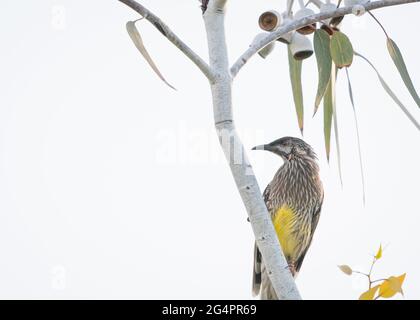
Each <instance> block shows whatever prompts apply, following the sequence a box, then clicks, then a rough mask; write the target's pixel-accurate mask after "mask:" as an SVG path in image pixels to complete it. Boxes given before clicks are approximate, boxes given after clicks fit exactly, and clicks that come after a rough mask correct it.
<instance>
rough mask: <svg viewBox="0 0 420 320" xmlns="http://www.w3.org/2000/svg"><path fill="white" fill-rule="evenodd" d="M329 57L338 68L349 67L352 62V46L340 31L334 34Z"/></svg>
mask: <svg viewBox="0 0 420 320" xmlns="http://www.w3.org/2000/svg"><path fill="white" fill-rule="evenodd" d="M330 52H331V57H332V59H333V61H334V63H335V65H336V66H337V67H338V68H343V67H349V66H350V65H351V64H352V62H353V55H354V51H353V45H352V44H351V42H350V39H349V38H348V37H347V36H346V35H345V34H344V33H342V32H341V31H337V32H334V34H333V35H332V37H331V43H330Z"/></svg>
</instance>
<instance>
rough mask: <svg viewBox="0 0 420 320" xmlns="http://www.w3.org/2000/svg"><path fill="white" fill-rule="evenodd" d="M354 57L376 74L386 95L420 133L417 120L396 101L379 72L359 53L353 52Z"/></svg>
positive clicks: (396, 98)
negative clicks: (365, 63) (364, 62)
mask: <svg viewBox="0 0 420 320" xmlns="http://www.w3.org/2000/svg"><path fill="white" fill-rule="evenodd" d="M354 54H355V55H356V56H358V57H360V58H362V59H363V60H365V61H366V62H367V63H368V64H369V65H370V66H371V67H372V69H373V70H374V71H375V72H376V75H377V76H378V79H379V82H380V83H381V85H382V87H383V88H384V90H385V91H386V93H388V95H389V96H390V97H391V98H392V100H394V102H395V103H396V104H397V105H398V106H399V107H400V108H401V110H402V111H403V112H404V114H405V115H406V116H407V118H408V119H409V120H410V121H411V122H412V123H413V124H414V126H415V127H416V128H417V130H419V131H420V124H419V123H418V122H417V120H416V119H415V118H414V117H413V115H412V114H411V113H410V111H408V109H407V108H406V107H405V106H404V104H403V103H402V102H401V101H400V100H399V99H398V97H397V96H396V95H395V93H394V92H393V91H392V90H391V88H390V87H389V86H388V84H387V83H386V82H385V80H384V79H383V78H382V76H381V74H380V73H379V71H378V70H377V69H376V68H375V66H374V65H373V64H372V63H371V62H370V61H369V60H368V59H367V58H366V57H364V56H362V55H361V54H360V53H357V52H355V53H354Z"/></svg>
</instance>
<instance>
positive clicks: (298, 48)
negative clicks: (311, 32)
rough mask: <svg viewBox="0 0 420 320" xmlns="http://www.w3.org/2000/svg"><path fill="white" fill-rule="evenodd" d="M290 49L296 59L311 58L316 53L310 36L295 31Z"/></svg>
mask: <svg viewBox="0 0 420 320" xmlns="http://www.w3.org/2000/svg"><path fill="white" fill-rule="evenodd" d="M290 51H291V53H292V55H293V57H294V58H295V59H296V60H303V59H306V58H309V57H310V56H311V55H312V54H313V53H314V50H313V47H312V42H311V41H310V40H309V39H308V37H306V36H304V35H302V34H300V33H297V32H295V33H294V35H293V39H292V42H291V43H290Z"/></svg>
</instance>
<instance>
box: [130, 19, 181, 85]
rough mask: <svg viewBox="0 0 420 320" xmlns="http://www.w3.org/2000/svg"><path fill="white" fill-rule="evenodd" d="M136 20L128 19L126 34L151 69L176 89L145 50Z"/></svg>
mask: <svg viewBox="0 0 420 320" xmlns="http://www.w3.org/2000/svg"><path fill="white" fill-rule="evenodd" d="M135 23H136V21H129V22H127V24H126V28H127V32H128V35H129V36H130V38H131V40H132V41H133V43H134V45H135V46H136V48H137V49H138V50H139V51H140V53H141V55H142V56H143V57H144V59H146V61H147V63H148V64H149V65H150V67H151V68H152V69H153V71H154V72H155V73H156V74H157V75H158V77H159V78H160V79H161V80H162V81H163V82H165V83H166V84H167V85H168V86H169V87H170V88H172V89H174V90H176V89H175V88H174V87H173V86H172V85H171V84H169V82H168V81H166V79H165V78H164V77H163V75H162V74H161V73H160V71H159V69H158V68H157V66H156V64H155V63H154V62H153V59H152V57H151V56H150V54H149V52H148V51H147V49H146V47H145V46H144V43H143V39H142V37H141V35H140V32H139V31H138V30H137V28H136V24H135Z"/></svg>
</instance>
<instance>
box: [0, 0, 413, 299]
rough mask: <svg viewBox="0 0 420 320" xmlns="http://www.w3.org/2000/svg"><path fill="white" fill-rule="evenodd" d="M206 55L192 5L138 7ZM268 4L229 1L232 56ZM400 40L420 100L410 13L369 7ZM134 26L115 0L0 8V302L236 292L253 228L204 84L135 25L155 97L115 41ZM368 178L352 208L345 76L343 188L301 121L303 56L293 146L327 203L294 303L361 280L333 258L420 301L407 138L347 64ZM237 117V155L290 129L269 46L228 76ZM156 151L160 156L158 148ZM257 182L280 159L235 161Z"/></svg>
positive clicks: (359, 23)
mask: <svg viewBox="0 0 420 320" xmlns="http://www.w3.org/2000/svg"><path fill="white" fill-rule="evenodd" d="M143 3H144V4H145V5H146V6H148V7H149V8H150V9H151V10H153V11H154V12H156V13H157V14H159V15H160V16H161V17H162V19H163V20H164V21H166V22H167V24H168V25H169V26H171V27H173V30H174V31H175V32H176V33H177V34H179V35H180V36H181V37H182V38H183V39H184V40H185V41H186V42H187V43H188V44H190V46H191V47H193V48H194V49H195V50H196V51H197V52H198V53H199V54H201V55H203V56H204V57H207V51H206V50H207V49H206V45H205V33H204V28H203V24H202V20H201V14H200V10H199V4H198V2H197V1H196V0H177V1H168V0H167V1H165V0H144V1H143ZM283 6H284V3H283V1H279V0H277V1H274V0H272V1H271V0H265V1H240V0H231V1H230V4H229V8H228V15H227V30H228V40H229V47H230V57H231V60H232V61H233V60H234V59H235V58H236V57H237V56H238V55H239V54H240V53H241V52H242V51H243V50H245V49H246V48H247V47H248V45H249V43H250V42H251V40H252V38H253V37H254V36H255V34H256V33H258V32H259V30H258V27H257V19H258V16H259V15H260V13H262V12H263V11H265V10H266V9H273V8H274V9H276V8H277V9H278V10H281V9H282V8H283ZM375 14H376V15H377V16H378V18H379V19H380V20H381V21H382V22H383V24H384V25H385V27H386V28H387V30H388V32H389V34H390V35H391V36H392V37H393V38H394V40H395V41H396V42H397V43H398V45H399V46H400V48H401V50H402V52H403V54H404V57H405V59H406V62H407V64H408V66H409V69H410V70H411V76H412V79H413V81H414V84H415V85H416V86H417V88H419V89H420V73H419V72H418V57H419V53H420V47H419V44H418V36H417V35H415V34H414V32H413V30H417V29H418V17H419V14H420V6H419V5H417V4H414V5H413V4H411V5H407V6H403V7H400V8H390V9H385V10H383V11H379V12H378V11H375ZM137 17H138V15H136V13H134V12H133V11H132V10H131V9H129V8H127V7H125V6H124V5H122V4H121V3H119V2H118V1H116V0H114V1H110V0H108V1H103V0H91V1H82V0H72V1H69V0H67V1H65V0H62V1H52V0H50V1H46V0H44V1H42V2H41V1H29V0H23V1H13V0H2V1H1V4H0V39H1V43H0V52H1V59H0V70H1V75H0V88H1V89H0V256H1V259H0V298H136V299H137V298H143V299H144V298H180V299H182V298H198V299H200V298H210V299H215V298H244V299H248V298H251V271H252V269H251V268H252V253H253V234H252V232H251V228H250V226H249V224H248V223H247V222H246V213H245V211H244V207H243V205H242V203H241V201H240V197H239V194H238V192H237V191H236V189H235V185H234V182H233V179H232V177H231V174H230V172H229V170H228V168H227V166H226V165H225V163H224V160H223V158H222V154H221V151H220V150H219V148H218V145H217V139H216V135H215V132H214V129H213V125H212V108H211V104H210V91H209V87H208V84H207V81H206V80H205V79H204V77H203V76H202V75H201V74H200V73H199V71H198V70H197V69H196V67H195V66H194V65H192V64H191V63H190V62H189V61H188V60H187V59H186V58H185V57H184V56H183V55H182V54H180V53H179V52H178V51H177V49H175V48H174V47H173V46H172V45H171V44H170V43H168V41H167V40H166V39H163V38H162V37H161V36H160V34H159V33H158V32H156V31H155V30H154V29H153V28H152V27H151V26H150V25H148V24H147V23H146V22H144V23H140V24H139V26H140V28H141V31H142V33H143V36H144V38H145V42H146V45H148V48H149V50H150V52H151V54H152V56H153V57H154V58H155V60H156V62H157V64H158V66H159V67H160V69H161V71H162V72H163V74H164V75H165V76H166V77H167V79H168V80H169V81H170V82H171V83H172V84H173V85H175V87H177V89H178V91H177V92H174V91H172V90H170V89H168V88H167V87H166V86H165V85H164V84H163V83H162V82H161V81H160V80H159V79H158V78H157V77H156V76H155V75H154V74H153V73H152V71H151V70H150V68H149V67H148V66H147V65H146V63H145V61H144V60H143V59H142V58H141V57H140V55H139V54H138V52H137V51H136V49H135V48H134V46H133V44H132V43H131V42H130V39H129V37H128V35H127V34H126V31H125V22H126V21H128V20H130V19H135V18H137ZM343 31H345V32H346V33H347V34H348V35H349V36H350V38H351V39H352V41H353V44H354V47H355V49H356V50H358V51H359V52H361V53H364V54H365V55H366V56H368V57H369V58H371V60H372V61H373V62H374V64H375V65H376V66H377V67H378V69H379V70H381V72H382V74H383V76H384V78H385V79H386V80H387V81H388V83H389V85H390V86H391V87H392V88H393V89H394V91H395V92H396V93H397V94H398V96H399V97H400V99H401V100H402V101H403V102H404V103H405V104H406V105H407V107H408V108H409V109H410V111H411V112H412V113H413V114H414V116H415V117H416V118H417V119H420V112H419V109H418V108H417V107H416V106H415V104H414V102H413V101H412V99H411V97H410V96H409V94H408V92H407V90H406V89H405V87H404V85H403V83H402V81H401V79H400V78H399V76H398V75H397V74H396V70H395V68H394V66H393V64H392V61H391V59H390V58H389V56H388V54H387V52H386V46H385V38H384V35H383V33H382V31H381V30H380V29H379V27H378V26H377V25H376V24H375V23H373V22H372V20H371V19H370V18H369V17H368V16H367V15H365V16H363V17H362V18H355V17H349V18H347V19H346V20H345V22H344V26H343ZM350 74H351V77H352V79H353V87H354V94H355V100H356V107H357V108H358V110H359V125H360V134H361V138H362V148H363V156H364V165H365V173H366V189H367V204H366V206H363V204H362V196H361V182H360V174H359V166H358V160H357V146H356V136H355V130H354V122H353V115H352V111H351V105H350V103H349V99H348V95H347V87H346V82H345V78H344V73H341V74H340V75H339V80H338V93H337V94H338V113H339V125H340V129H341V136H340V138H341V148H342V159H343V160H342V164H343V176H344V188H341V186H340V182H339V178H338V171H337V164H336V156H335V146H334V147H333V149H332V159H331V163H330V165H328V164H327V162H326V159H325V152H324V148H323V131H322V130H323V129H322V112H320V113H319V114H318V115H317V116H316V117H315V118H314V119H312V117H311V115H312V104H313V101H314V96H315V91H316V86H317V71H316V63H315V59H314V58H312V59H310V60H308V61H305V63H304V95H305V102H306V106H305V112H306V116H305V140H306V141H308V142H309V143H310V144H312V145H313V147H314V148H315V149H316V151H317V153H318V155H319V158H320V164H321V169H322V177H323V181H324V187H325V192H326V197H325V203H324V207H323V211H322V215H321V220H320V223H319V226H318V229H317V231H316V234H315V238H314V242H313V245H312V247H311V249H310V251H309V253H308V255H307V257H306V259H305V262H304V265H303V268H302V270H301V273H300V275H299V279H298V286H299V289H300V290H301V293H302V296H303V297H304V298H307V299H317V298H319V299H354V298H357V297H358V296H359V294H360V293H361V292H362V290H363V288H364V286H365V285H366V284H365V283H363V281H361V280H360V279H359V278H357V277H353V278H349V277H347V276H345V275H344V274H342V273H341V272H340V271H339V270H338V268H337V265H338V264H349V265H351V266H353V267H357V268H359V269H361V270H362V271H363V270H366V271H367V268H368V265H369V263H370V260H371V255H372V254H373V253H374V252H375V251H376V250H377V247H378V246H379V244H380V243H382V244H383V245H384V246H385V248H386V249H385V251H384V257H383V260H382V261H380V263H379V264H378V266H377V272H376V275H377V277H378V278H382V277H385V276H390V275H399V274H401V273H404V272H407V278H406V284H405V287H404V291H405V294H406V297H407V298H411V299H416V298H420V288H419V286H418V283H419V282H420V274H419V270H420V258H419V251H420V241H419V240H420V234H419V232H418V226H419V224H420V218H419V213H420V212H419V209H418V208H419V187H418V182H419V180H420V171H419V170H418V165H419V163H420V151H419V132H418V131H417V130H416V129H415V128H414V126H413V125H412V124H411V123H409V121H408V120H407V119H406V118H405V116H404V115H403V114H402V112H401V111H400V110H399V109H398V107H397V106H396V105H395V104H394V103H393V102H392V100H391V99H390V98H389V97H388V96H387V95H386V93H385V92H384V91H383V90H382V88H381V87H380V85H379V83H378V81H377V78H376V76H375V74H374V73H373V72H372V71H371V70H370V69H368V68H367V65H366V64H365V63H364V62H363V61H361V60H358V59H356V60H355V62H354V65H353V66H352V67H351V69H350ZM234 104H235V116H236V121H237V122H236V123H237V127H238V131H239V133H240V134H241V136H242V137H243V140H244V143H245V145H246V147H247V148H248V149H250V148H251V147H253V146H254V145H255V144H261V143H265V142H269V141H271V140H273V139H276V138H278V137H281V136H285V135H293V136H299V130H298V127H297V121H296V116H295V111H294V107H293V103H292V95H291V90H290V84H289V77H288V66H287V55H286V50H285V47H283V46H281V45H278V46H277V49H276V51H275V52H274V53H273V54H272V55H271V56H270V57H269V58H268V59H267V60H265V61H264V60H262V59H260V58H259V57H255V58H254V59H253V60H251V62H250V63H249V64H248V65H247V66H246V67H245V68H244V69H243V70H242V71H241V73H240V74H239V76H238V78H237V81H236V82H235V92H234ZM168 146H169V147H170V148H169V149H168V148H167V147H168ZM250 158H251V161H252V162H253V164H254V167H255V170H256V172H257V175H258V180H259V182H260V184H261V188H264V187H265V185H266V184H267V183H268V182H269V181H270V179H271V177H272V176H273V174H274V172H275V171H276V170H277V168H278V167H279V166H280V165H281V160H280V159H279V158H276V157H275V156H274V155H272V154H269V153H264V152H259V153H256V152H255V153H250Z"/></svg>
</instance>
